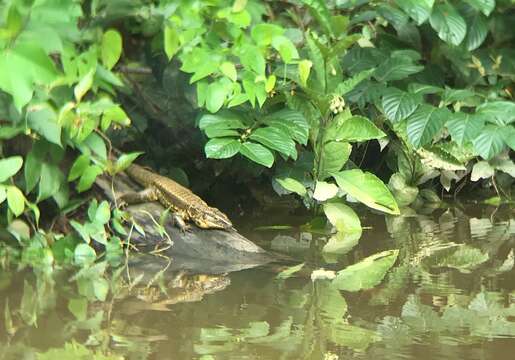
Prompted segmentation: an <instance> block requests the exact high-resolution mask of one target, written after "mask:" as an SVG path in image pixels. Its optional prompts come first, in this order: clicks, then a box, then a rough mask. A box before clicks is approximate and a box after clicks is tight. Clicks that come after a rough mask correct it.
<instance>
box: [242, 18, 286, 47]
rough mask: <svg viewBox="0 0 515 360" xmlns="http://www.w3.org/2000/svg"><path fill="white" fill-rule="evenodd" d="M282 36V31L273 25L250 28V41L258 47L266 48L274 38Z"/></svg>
mask: <svg viewBox="0 0 515 360" xmlns="http://www.w3.org/2000/svg"><path fill="white" fill-rule="evenodd" d="M283 34H284V29H283V28H282V27H280V26H278V25H275V24H267V23H261V24H257V25H256V26H254V27H253V28H252V31H251V33H250V35H251V37H252V39H253V40H254V41H255V42H256V44H258V45H259V46H268V45H270V44H271V43H272V39H273V38H274V37H276V36H280V35H283Z"/></svg>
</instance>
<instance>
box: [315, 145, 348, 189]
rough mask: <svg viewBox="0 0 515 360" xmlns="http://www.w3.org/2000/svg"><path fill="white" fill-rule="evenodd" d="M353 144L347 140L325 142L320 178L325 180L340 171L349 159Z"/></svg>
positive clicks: (321, 158)
mask: <svg viewBox="0 0 515 360" xmlns="http://www.w3.org/2000/svg"><path fill="white" fill-rule="evenodd" d="M351 151H352V145H351V144H349V143H346V142H337V141H330V142H328V143H326V144H324V147H323V153H322V155H321V157H320V161H321V164H320V167H319V169H320V170H319V174H318V180H325V179H327V178H328V177H329V176H331V175H333V174H334V173H335V172H337V171H340V170H341V168H342V167H343V165H344V164H345V163H346V162H347V160H349V156H350V153H351Z"/></svg>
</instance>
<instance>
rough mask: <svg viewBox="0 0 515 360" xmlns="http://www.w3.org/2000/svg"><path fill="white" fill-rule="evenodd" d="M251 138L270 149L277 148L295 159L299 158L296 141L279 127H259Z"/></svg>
mask: <svg viewBox="0 0 515 360" xmlns="http://www.w3.org/2000/svg"><path fill="white" fill-rule="evenodd" d="M249 139H251V140H254V141H256V142H259V143H261V144H263V145H265V146H266V147H268V148H270V149H274V150H277V151H279V152H280V153H282V154H284V155H286V156H290V157H291V158H292V159H294V160H295V159H297V150H296V149H295V143H294V142H293V140H292V139H291V138H290V136H289V135H288V133H286V132H284V131H283V130H281V129H279V128H277V127H272V126H268V127H264V128H258V129H256V130H254V131H253V132H252V133H251V135H250V136H249Z"/></svg>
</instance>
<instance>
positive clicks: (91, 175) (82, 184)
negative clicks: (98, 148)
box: [77, 165, 102, 192]
mask: <svg viewBox="0 0 515 360" xmlns="http://www.w3.org/2000/svg"><path fill="white" fill-rule="evenodd" d="M100 174H102V168H101V167H100V166H98V165H89V166H88V167H87V168H86V169H85V170H84V172H83V173H82V175H81V177H80V179H79V183H78V184H77V191H78V192H84V191H86V190H88V189H90V188H91V186H92V185H93V183H94V182H95V179H96V178H97V176H98V175H100Z"/></svg>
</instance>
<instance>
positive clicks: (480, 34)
mask: <svg viewBox="0 0 515 360" xmlns="http://www.w3.org/2000/svg"><path fill="white" fill-rule="evenodd" d="M467 20H468V22H469V24H468V31H467V36H466V37H465V46H466V47H467V50H468V51H472V50H475V49H477V48H478V47H480V46H481V44H482V43H483V41H485V39H486V36H487V35H488V23H487V21H486V18H485V17H484V16H483V15H482V14H480V13H476V14H474V16H473V17H472V18H471V19H467Z"/></svg>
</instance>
